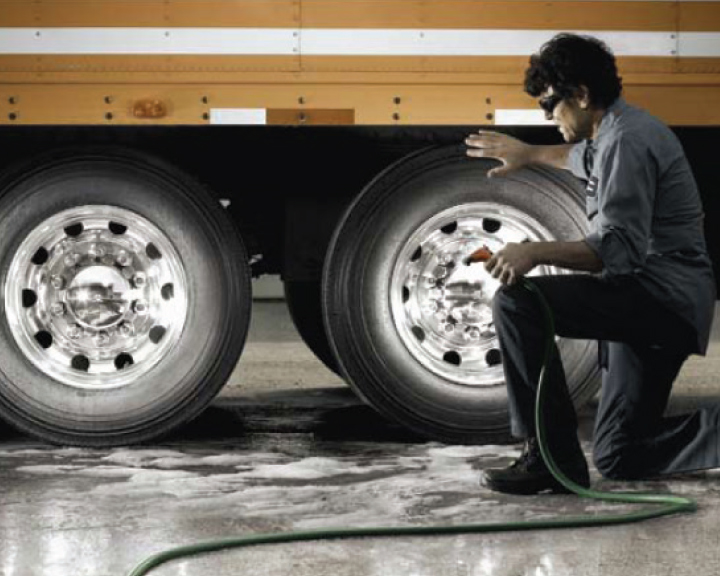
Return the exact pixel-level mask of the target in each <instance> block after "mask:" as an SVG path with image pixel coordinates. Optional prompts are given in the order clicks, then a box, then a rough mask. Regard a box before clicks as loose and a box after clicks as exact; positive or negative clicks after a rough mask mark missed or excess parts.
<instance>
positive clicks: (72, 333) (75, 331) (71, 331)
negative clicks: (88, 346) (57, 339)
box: [67, 324, 83, 340]
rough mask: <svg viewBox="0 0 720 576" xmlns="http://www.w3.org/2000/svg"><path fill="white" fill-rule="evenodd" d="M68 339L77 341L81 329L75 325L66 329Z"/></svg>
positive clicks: (81, 331)
mask: <svg viewBox="0 0 720 576" xmlns="http://www.w3.org/2000/svg"><path fill="white" fill-rule="evenodd" d="M67 335H68V338H70V339H71V340H77V339H78V338H80V337H81V336H82V335H83V329H82V328H81V327H80V326H78V325H77V324H73V325H72V326H70V327H68V329H67Z"/></svg>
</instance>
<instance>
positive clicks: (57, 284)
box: [50, 275, 65, 290]
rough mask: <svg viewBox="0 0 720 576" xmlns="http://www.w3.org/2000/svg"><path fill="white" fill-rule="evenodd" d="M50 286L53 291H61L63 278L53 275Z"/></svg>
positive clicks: (63, 286) (63, 283)
mask: <svg viewBox="0 0 720 576" xmlns="http://www.w3.org/2000/svg"><path fill="white" fill-rule="evenodd" d="M50 284H51V285H52V287H53V288H55V290H62V289H63V288H65V278H63V277H62V276H59V275H55V276H53V277H52V278H51V279H50Z"/></svg>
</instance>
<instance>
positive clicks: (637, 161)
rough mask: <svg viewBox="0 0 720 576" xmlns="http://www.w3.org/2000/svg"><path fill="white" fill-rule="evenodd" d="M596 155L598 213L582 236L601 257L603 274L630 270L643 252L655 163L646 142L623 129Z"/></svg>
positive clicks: (640, 260)
mask: <svg viewBox="0 0 720 576" xmlns="http://www.w3.org/2000/svg"><path fill="white" fill-rule="evenodd" d="M599 160H600V166H599V172H598V187H597V189H598V213H597V216H596V217H595V219H594V222H593V223H594V231H593V232H592V233H590V234H589V235H588V236H587V237H586V238H585V242H586V243H587V244H588V245H589V246H590V248H591V249H592V250H593V251H594V252H595V253H596V254H597V256H598V258H600V260H601V261H602V264H603V274H606V275H610V276H614V275H618V274H629V273H631V272H633V271H634V270H636V269H638V268H641V267H642V266H643V265H644V264H645V260H646V257H647V249H648V244H649V240H650V233H651V227H652V210H653V203H654V201H655V187H656V179H657V176H656V163H655V161H654V159H653V157H652V155H651V153H650V151H649V148H648V146H647V144H645V143H643V142H642V141H641V140H640V139H637V138H633V137H629V136H626V135H624V136H621V137H620V138H618V139H617V140H616V141H615V142H614V143H612V144H611V145H610V146H608V148H607V149H606V150H605V154H603V157H602V158H600V159H599Z"/></svg>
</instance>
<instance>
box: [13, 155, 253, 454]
mask: <svg viewBox="0 0 720 576" xmlns="http://www.w3.org/2000/svg"><path fill="white" fill-rule="evenodd" d="M0 229H2V234H0V287H1V290H2V296H3V298H2V300H1V301H0V415H1V416H2V417H4V418H5V419H6V420H8V421H9V422H11V423H12V424H14V425H16V426H17V427H18V428H20V429H21V430H24V431H26V432H28V433H31V434H33V435H35V436H38V437H40V438H42V439H45V440H48V441H51V442H55V443H60V444H72V445H84V446H112V445H122V444H131V443H136V442H140V441H146V440H149V439H152V438H155V437H157V436H158V435H160V434H163V433H166V432H168V431H170V430H172V429H174V428H175V427H177V426H178V425H180V424H181V423H183V422H186V421H188V420H189V419H191V418H193V417H194V416H196V415H197V414H199V413H200V412H201V411H202V409H203V408H204V407H206V406H207V404H208V403H209V402H210V401H211V400H212V399H213V397H214V396H215V395H216V394H217V393H218V392H219V390H220V389H221V387H222V386H223V384H224V383H225V382H226V380H227V379H228V377H229V375H230V373H231V371H232V370H233V368H234V367H235V364H236V362H237V360H238V357H239V356H240V353H241V351H242V349H243V345H244V342H245V338H246V335H247V330H248V324H249V319H250V306H251V293H250V291H251V288H250V276H249V265H248V258H247V254H246V251H245V248H244V246H243V243H242V241H241V239H240V237H239V235H238V233H237V231H236V230H235V228H234V226H233V224H232V222H231V221H230V219H229V218H228V217H227V215H226V214H225V212H224V210H223V209H222V207H221V205H220V203H219V201H218V200H217V199H215V198H214V197H213V196H212V195H211V194H210V193H209V192H208V191H206V190H205V189H204V187H203V186H201V185H200V184H199V183H197V182H195V181H194V180H193V179H191V178H190V177H189V176H187V175H185V174H184V173H182V172H181V171H179V170H177V169H175V168H174V167H172V166H169V165H167V164H165V163H164V162H161V161H159V160H157V159H154V158H151V157H148V156H145V155H141V154H138V153H134V152H121V151H109V150H106V149H102V150H88V151H72V152H67V151H64V152H60V153H56V154H54V155H52V156H46V157H43V158H40V159H38V160H36V161H33V162H32V163H29V164H27V165H24V166H22V167H20V168H18V169H15V170H12V171H11V172H9V173H6V174H4V175H3V176H2V177H0Z"/></svg>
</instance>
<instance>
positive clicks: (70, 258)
mask: <svg viewBox="0 0 720 576" xmlns="http://www.w3.org/2000/svg"><path fill="white" fill-rule="evenodd" d="M80 258H81V256H80V254H75V253H73V254H68V255H67V256H65V258H64V259H63V262H65V266H68V267H69V266H75V265H76V264H77V263H78V262H80Z"/></svg>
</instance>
